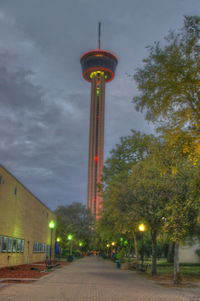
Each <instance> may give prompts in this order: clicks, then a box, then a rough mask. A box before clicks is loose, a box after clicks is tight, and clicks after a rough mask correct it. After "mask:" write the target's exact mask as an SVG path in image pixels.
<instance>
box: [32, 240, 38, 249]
mask: <svg viewBox="0 0 200 301" xmlns="http://www.w3.org/2000/svg"><path fill="white" fill-rule="evenodd" d="M33 252H38V242H37V241H35V242H34V244H33Z"/></svg>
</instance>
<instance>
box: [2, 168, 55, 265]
mask: <svg viewBox="0 0 200 301" xmlns="http://www.w3.org/2000/svg"><path fill="white" fill-rule="evenodd" d="M0 176H2V178H1V184H0V235H1V236H8V237H13V238H18V239H24V252H17V253H14V252H10V253H9V252H0V267H2V266H7V265H17V264H22V263H28V262H37V261H41V260H45V259H46V252H42V253H34V252H33V243H34V242H39V243H43V244H46V245H50V237H51V230H50V229H49V227H48V224H49V222H50V221H51V220H54V221H55V220H56V219H55V215H54V214H53V213H52V212H51V211H50V210H49V209H48V208H47V207H46V206H45V205H44V204H43V203H42V202H40V201H39V200H38V199H37V198H36V197H35V196H34V195H33V194H32V193H31V192H29V191H28V190H27V189H26V188H25V187H24V186H23V185H22V184H21V183H20V182H19V181H18V180H17V179H16V178H14V177H13V176H12V175H11V174H10V173H9V172H8V171H7V170H6V169H4V168H3V167H2V166H1V165H0ZM15 189H17V191H16V194H15ZM54 241H55V229H54V230H53V242H54ZM53 245H54V243H53ZM52 257H53V256H52Z"/></svg>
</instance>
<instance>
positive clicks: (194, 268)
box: [131, 258, 200, 281]
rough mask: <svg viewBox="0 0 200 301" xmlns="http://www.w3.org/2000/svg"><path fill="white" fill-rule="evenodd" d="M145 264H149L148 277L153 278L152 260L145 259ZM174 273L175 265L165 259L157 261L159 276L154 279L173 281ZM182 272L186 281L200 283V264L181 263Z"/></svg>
mask: <svg viewBox="0 0 200 301" xmlns="http://www.w3.org/2000/svg"><path fill="white" fill-rule="evenodd" d="M131 261H132V260H131ZM144 264H149V266H148V268H147V275H148V276H149V277H151V271H152V266H151V264H152V261H151V258H150V259H145V260H144ZM173 272H174V267H173V263H168V262H167V261H166V259H165V258H161V259H158V260H157V273H158V275H156V276H154V277H153V278H156V279H163V280H164V279H165V280H171V279H173ZM180 272H181V275H182V277H183V280H184V281H200V263H196V264H195V263H180Z"/></svg>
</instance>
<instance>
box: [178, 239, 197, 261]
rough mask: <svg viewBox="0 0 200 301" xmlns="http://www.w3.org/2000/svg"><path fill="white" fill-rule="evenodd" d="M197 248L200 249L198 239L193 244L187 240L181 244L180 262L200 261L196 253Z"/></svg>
mask: <svg viewBox="0 0 200 301" xmlns="http://www.w3.org/2000/svg"><path fill="white" fill-rule="evenodd" d="M197 249H200V241H197V240H196V242H195V243H194V244H193V245H191V244H190V243H187V242H186V243H184V244H182V245H180V248H179V260H180V262H188V263H200V257H199V256H198V255H197V254H196V250H197Z"/></svg>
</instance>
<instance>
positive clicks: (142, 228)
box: [139, 224, 145, 232]
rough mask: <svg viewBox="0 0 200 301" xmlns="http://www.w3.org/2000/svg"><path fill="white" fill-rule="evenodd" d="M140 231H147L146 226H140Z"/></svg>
mask: <svg viewBox="0 0 200 301" xmlns="http://www.w3.org/2000/svg"><path fill="white" fill-rule="evenodd" d="M139 230H140V231H141V232H144V231H145V225H144V224H141V225H139Z"/></svg>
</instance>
